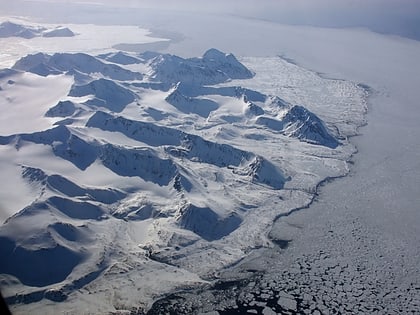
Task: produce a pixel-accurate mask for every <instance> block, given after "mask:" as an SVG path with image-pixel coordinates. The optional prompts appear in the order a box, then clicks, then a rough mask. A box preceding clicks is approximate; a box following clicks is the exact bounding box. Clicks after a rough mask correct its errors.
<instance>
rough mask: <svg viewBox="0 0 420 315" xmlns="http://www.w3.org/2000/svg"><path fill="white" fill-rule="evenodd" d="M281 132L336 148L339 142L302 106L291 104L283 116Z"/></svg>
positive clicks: (319, 120)
mask: <svg viewBox="0 0 420 315" xmlns="http://www.w3.org/2000/svg"><path fill="white" fill-rule="evenodd" d="M283 124H284V127H283V132H284V133H285V134H286V135H288V136H291V137H296V138H298V139H300V140H303V141H307V142H309V143H314V144H320V145H324V146H327V147H331V148H336V147H337V146H338V144H339V142H338V141H337V139H335V138H334V137H333V136H332V135H331V134H330V133H329V132H328V130H327V128H326V127H325V125H324V123H323V122H322V121H321V119H319V118H318V117H317V116H315V115H314V114H313V113H311V112H310V111H308V110H307V109H306V108H304V107H302V106H293V107H292V108H291V109H290V110H289V111H288V113H287V114H286V115H285V116H284V118H283Z"/></svg>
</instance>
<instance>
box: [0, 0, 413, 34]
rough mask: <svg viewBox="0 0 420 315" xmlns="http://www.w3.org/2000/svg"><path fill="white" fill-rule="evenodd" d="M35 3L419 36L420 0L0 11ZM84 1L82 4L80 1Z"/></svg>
mask: <svg viewBox="0 0 420 315" xmlns="http://www.w3.org/2000/svg"><path fill="white" fill-rule="evenodd" d="M37 2H49V3H50V4H49V5H50V6H51V7H52V6H53V5H52V4H54V6H64V5H72V6H74V5H76V4H77V5H80V6H81V7H83V5H85V6H86V7H88V6H89V9H90V10H92V12H94V10H95V8H96V9H97V10H100V8H101V7H110V6H118V7H123V8H158V9H166V10H177V11H189V12H195V13H198V12H206V13H222V14H231V15H238V16H245V17H252V18H256V19H263V20H269V21H273V22H277V23H282V24H293V25H313V26H322V27H365V28H369V29H371V30H373V31H375V32H379V33H386V34H388V33H389V34H395V35H401V36H405V37H409V38H413V39H417V40H420V0H240V1H238V0H212V1H209V0H1V3H0V15H2V14H1V13H2V12H4V13H7V12H8V11H11V10H13V11H14V12H16V11H19V10H23V11H25V12H24V13H25V14H28V12H29V10H31V8H33V10H37V5H36V3H37ZM81 4H83V5H81Z"/></svg>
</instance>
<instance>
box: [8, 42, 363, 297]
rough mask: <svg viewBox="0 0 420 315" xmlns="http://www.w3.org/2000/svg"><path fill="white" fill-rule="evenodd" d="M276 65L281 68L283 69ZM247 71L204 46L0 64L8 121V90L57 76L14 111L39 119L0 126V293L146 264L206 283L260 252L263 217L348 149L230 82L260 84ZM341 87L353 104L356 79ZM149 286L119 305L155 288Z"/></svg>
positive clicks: (57, 286)
mask: <svg viewBox="0 0 420 315" xmlns="http://www.w3.org/2000/svg"><path fill="white" fill-rule="evenodd" d="M279 60H280V59H279ZM281 62H283V66H284V67H285V69H286V70H284V71H285V76H291V75H292V74H293V71H292V70H290V69H292V65H290V64H288V63H287V62H285V61H281ZM256 65H257V63H255V64H252V63H250V66H251V67H255V66H256ZM273 65H276V64H275V63H273ZM125 66H130V69H131V70H128V68H127V67H126V68H125ZM137 66H139V69H143V70H144V71H142V72H139V71H135V70H134V69H135V67H137ZM287 67H290V68H287ZM299 75H301V74H299ZM258 80H259V79H258V73H255V72H254V71H252V70H250V69H248V68H247V67H246V66H245V65H244V64H242V63H241V62H239V61H238V59H236V58H235V57H234V56H233V55H231V54H225V53H222V52H220V51H218V50H216V49H210V50H208V51H207V52H206V53H204V55H203V56H202V57H201V58H188V59H184V58H181V57H177V56H173V55H167V54H159V53H152V52H149V53H143V54H140V55H133V54H125V53H122V52H119V53H112V54H103V55H100V56H99V57H94V56H91V55H88V54H82V53H76V54H70V53H57V54H53V55H47V54H43V53H38V54H35V55H29V56H26V57H24V58H22V59H21V60H19V61H17V62H16V64H15V65H14V67H13V69H12V70H4V71H2V72H1V75H0V88H1V90H0V97H1V99H2V100H3V102H2V103H1V105H0V106H1V110H2V112H3V113H5V115H11V113H13V115H11V117H16V115H17V114H18V113H17V112H16V113H15V112H13V111H14V110H18V109H19V110H20V109H22V108H24V106H30V103H28V105H26V104H27V103H26V102H29V101H30V100H28V99H25V100H21V99H20V98H19V97H18V95H21V94H22V93H26V92H27V91H31V93H33V94H31V95H33V97H34V98H36V92H35V91H36V90H38V89H39V91H41V92H42V93H45V91H48V90H47V87H48V85H49V84H51V82H52V81H54V82H55V83H56V84H57V86H60V85H59V84H58V82H63V84H62V87H61V88H60V89H57V91H56V92H57V94H56V95H55V94H54V98H51V99H50V98H48V99H46V100H48V102H46V103H44V104H42V106H41V107H40V108H39V109H38V110H37V111H36V112H35V111H34V112H29V113H28V115H29V114H31V113H32V114H31V115H35V113H36V115H37V116H39V117H34V119H35V118H36V119H38V120H39V121H42V123H43V124H42V125H40V124H38V123H37V124H35V123H34V126H31V128H29V127H27V128H21V129H20V128H17V127H16V126H14V125H12V124H10V123H9V124H8V123H7V119H6V118H4V119H3V120H2V121H3V122H4V124H3V126H2V133H1V134H0V152H1V155H0V156H2V157H4V158H1V159H0V168H1V169H2V170H4V171H5V172H6V171H7V174H8V175H9V177H10V181H11V182H12V183H15V186H16V187H19V188H20V187H21V188H22V191H28V193H27V194H26V195H27V197H26V198H25V199H23V200H22V202H21V203H19V204H18V205H19V206H17V204H16V203H14V202H13V200H12V198H11V196H16V192H13V191H11V190H10V189H9V190H8V189H7V188H6V187H3V188H4V189H2V191H1V194H2V195H1V197H2V198H1V199H2V200H3V201H2V202H3V203H2V207H7V209H8V211H7V213H9V215H8V216H7V217H8V218H7V220H6V221H5V223H4V224H3V225H2V226H1V228H0V251H1V255H2V257H8V258H7V259H6V260H2V261H1V262H0V274H2V275H1V277H0V278H1V281H2V283H4V284H6V285H7V287H8V288H9V289H10V290H11V291H15V292H18V294H13V295H8V301H9V302H10V303H20V302H21V301H26V302H28V303H32V302H36V301H39V300H41V299H48V300H51V301H65V300H67V299H72V298H73V297H74V296H75V295H77V294H78V293H77V291H78V290H80V289H83V290H92V292H93V293H95V294H101V293H99V292H102V291H101V288H102V287H103V285H104V284H103V283H110V282H113V281H114V280H115V283H116V285H117V284H121V281H123V280H122V279H123V278H121V277H123V276H128V277H129V279H130V281H133V283H137V282H139V281H138V277H140V275H141V274H144V273H145V272H156V270H160V271H161V273H160V274H159V275H156V277H159V279H171V280H170V281H168V283H167V289H170V288H174V287H176V286H178V285H180V284H183V285H184V284H187V283H197V282H204V281H205V280H203V279H205V278H209V277H211V276H212V274H213V272H214V271H215V270H218V269H220V268H223V267H224V266H227V265H229V264H232V263H235V262H236V261H238V260H239V259H241V258H242V257H243V256H244V255H246V253H247V252H249V251H250V250H251V249H253V248H257V247H260V246H267V245H269V244H270V240H269V239H268V238H267V236H266V231H267V228H268V227H269V226H270V225H271V224H272V221H273V219H274V218H275V217H276V216H278V215H279V214H281V213H286V212H289V211H291V210H293V209H294V208H297V207H299V206H303V205H305V204H307V203H308V202H310V200H311V199H312V198H313V193H314V189H315V187H316V185H317V184H318V183H319V181H321V180H323V179H324V178H326V177H330V176H338V175H342V174H343V173H345V172H346V170H347V168H346V163H345V159H346V158H347V157H348V156H349V155H350V154H351V153H352V152H353V148H352V147H351V146H349V145H348V143H347V141H346V138H345V137H346V134H340V132H339V130H338V129H331V128H330V127H331V124H330V123H329V124H327V123H324V122H323V121H322V120H321V118H319V117H318V116H317V115H316V114H315V113H313V112H311V111H309V110H308V109H306V108H305V107H303V106H301V105H300V104H295V103H294V102H293V100H292V99H290V98H288V101H285V100H283V99H282V98H281V97H282V95H271V94H270V93H267V91H266V90H261V91H260V90H258V88H255V87H254V88H249V87H246V86H245V85H244V84H245V82H251V83H250V85H252V82H253V83H254V84H255V85H256V86H258V85H259V86H263V85H262V83H261V82H262V81H258ZM35 82H36V83H37V85H35ZM330 83H331V80H326V79H325V81H322V83H321V84H324V85H328V84H330ZM343 84H344V83H343ZM349 89H352V93H353V97H354V99H355V100H357V101H362V100H363V97H364V95H365V94H364V91H363V90H362V89H361V88H360V87H358V86H356V85H352V86H351V87H349ZM33 90H35V91H33ZM302 93H304V91H302ZM325 97H326V98H328V97H333V96H332V95H327V96H325ZM334 97H338V96H334ZM355 102H356V101H355ZM343 103H345V102H344V101H343ZM15 108H16V109H15ZM22 116H24V115H23V114H22ZM38 120H36V121H38ZM34 121H35V120H34ZM41 126H42V128H41ZM338 138H340V141H339V140H338ZM5 219H6V218H5ZM19 227H22V228H19ZM16 231H19V233H16ZM214 253H217V254H214ZM123 257H125V258H123ZM27 260H31V261H33V263H32V264H30V265H27V264H25V262H26V261H27ZM140 265H141V266H143V267H139V266H140ZM134 266H136V267H134ZM121 270H125V271H121ZM130 270H132V271H133V273H131V271H130ZM135 270H137V271H138V270H142V271H141V272H140V273H138V272H134V271H135ZM174 271H177V275H178V274H179V277H178V276H173V275H172V276H169V275H170V274H173V273H174ZM113 279H114V280H113ZM124 279H125V278H124ZM124 281H125V280H124ZM165 281H167V280H165ZM150 285H151V284H150V283H147V284H145V286H144V288H140V287H139V290H140V291H142V290H144V291H142V292H141V293H139V296H138V297H137V298H135V299H134V300H133V301H132V302H130V303H138V302H139V301H140V300H141V299H143V298H144V297H145V296H147V297H148V298H150V296H151V295H153V294H157V293H156V292H160V293H161V290H162V287H161V286H159V287H157V288H151V287H150ZM117 286H118V285H117ZM116 290H118V288H116ZM150 292H152V293H150ZM135 301H137V302H135Z"/></svg>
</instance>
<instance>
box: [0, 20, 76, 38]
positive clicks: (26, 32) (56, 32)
mask: <svg viewBox="0 0 420 315" xmlns="http://www.w3.org/2000/svg"><path fill="white" fill-rule="evenodd" d="M72 36H75V34H74V33H73V32H72V31H71V30H70V29H69V28H68V27H56V28H52V29H47V28H45V27H40V26H29V25H23V24H17V23H13V22H10V21H5V22H3V23H1V24H0V38H4V37H22V38H26V39H31V38H34V37H72Z"/></svg>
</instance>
